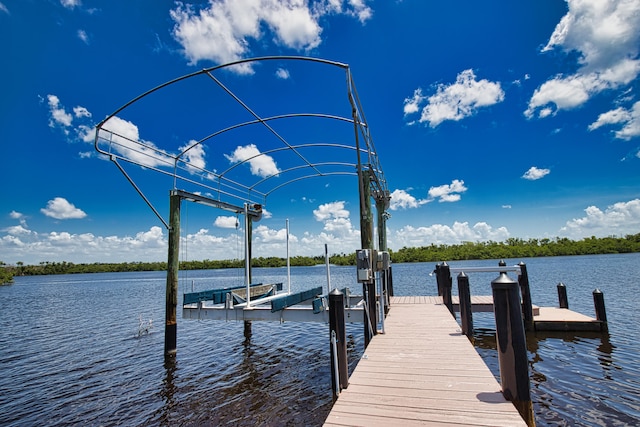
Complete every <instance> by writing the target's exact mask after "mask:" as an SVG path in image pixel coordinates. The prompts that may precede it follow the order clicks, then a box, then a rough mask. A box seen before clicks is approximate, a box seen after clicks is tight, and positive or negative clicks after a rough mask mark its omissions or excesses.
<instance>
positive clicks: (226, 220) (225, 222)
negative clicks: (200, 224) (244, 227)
mask: <svg viewBox="0 0 640 427" xmlns="http://www.w3.org/2000/svg"><path fill="white" fill-rule="evenodd" d="M213 225H215V226H216V227H220V228H237V227H239V226H240V220H239V219H238V218H237V217H235V216H219V217H217V218H216V220H215V221H214V222H213Z"/></svg>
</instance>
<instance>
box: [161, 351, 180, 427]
mask: <svg viewBox="0 0 640 427" xmlns="http://www.w3.org/2000/svg"><path fill="white" fill-rule="evenodd" d="M164 369H165V377H164V380H163V381H162V390H161V391H160V396H161V398H162V402H163V403H164V404H163V406H162V413H161V414H160V423H161V424H162V425H166V426H168V425H171V413H172V412H173V409H174V406H175V400H174V395H175V393H176V386H175V384H174V378H175V373H176V370H177V361H176V357H175V355H169V356H165V358H164Z"/></svg>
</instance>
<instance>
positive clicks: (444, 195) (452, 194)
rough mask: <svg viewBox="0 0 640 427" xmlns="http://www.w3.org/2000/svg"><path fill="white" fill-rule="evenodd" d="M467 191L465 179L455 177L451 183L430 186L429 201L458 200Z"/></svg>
mask: <svg viewBox="0 0 640 427" xmlns="http://www.w3.org/2000/svg"><path fill="white" fill-rule="evenodd" d="M465 191H467V187H465V186H464V181H463V180H461V179H454V180H453V181H451V184H444V185H439V186H437V187H431V188H429V192H428V195H429V201H431V200H435V199H438V201H439V202H457V201H459V200H460V198H461V197H462V196H461V195H462V193H464V192H465Z"/></svg>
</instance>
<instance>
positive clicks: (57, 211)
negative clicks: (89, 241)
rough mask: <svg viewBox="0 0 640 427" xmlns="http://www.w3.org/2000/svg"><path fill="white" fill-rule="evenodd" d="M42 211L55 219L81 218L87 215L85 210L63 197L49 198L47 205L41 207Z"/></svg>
mask: <svg viewBox="0 0 640 427" xmlns="http://www.w3.org/2000/svg"><path fill="white" fill-rule="evenodd" d="M40 212H42V213H43V214H45V215H46V216H48V217H51V218H55V219H81V218H84V217H86V216H87V214H86V213H84V211H82V210H81V209H78V208H76V207H75V206H74V205H73V204H72V203H69V202H68V201H67V199H65V198H63V197H56V198H55V199H52V200H49V202H48V203H47V207H46V208H42V209H40Z"/></svg>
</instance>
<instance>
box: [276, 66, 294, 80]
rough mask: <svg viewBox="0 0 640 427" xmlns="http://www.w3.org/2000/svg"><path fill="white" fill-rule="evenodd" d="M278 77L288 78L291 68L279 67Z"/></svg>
mask: <svg viewBox="0 0 640 427" xmlns="http://www.w3.org/2000/svg"><path fill="white" fill-rule="evenodd" d="M276 77H278V78H279V79H282V80H287V79H288V78H289V77H291V76H290V74H289V70H286V69H284V68H278V69H277V70H276Z"/></svg>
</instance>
